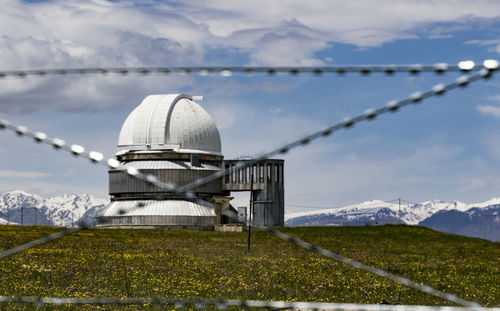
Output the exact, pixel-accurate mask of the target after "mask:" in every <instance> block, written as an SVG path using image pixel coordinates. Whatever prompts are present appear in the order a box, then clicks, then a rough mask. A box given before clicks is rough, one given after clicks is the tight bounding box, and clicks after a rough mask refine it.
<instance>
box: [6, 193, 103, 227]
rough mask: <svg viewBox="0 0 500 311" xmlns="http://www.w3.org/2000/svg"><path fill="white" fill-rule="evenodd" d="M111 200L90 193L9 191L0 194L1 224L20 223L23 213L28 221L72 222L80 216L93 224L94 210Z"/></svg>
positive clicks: (69, 224)
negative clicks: (68, 193)
mask: <svg viewBox="0 0 500 311" xmlns="http://www.w3.org/2000/svg"><path fill="white" fill-rule="evenodd" d="M108 202H109V200H105V199H99V198H94V197H93V196H91V195H89V194H74V195H67V194H64V195H60V196H55V197H50V198H42V197H41V196H38V195H35V194H31V193H27V192H24V191H19V190H16V191H9V192H5V193H2V194H0V224H7V222H8V223H10V224H20V223H21V213H22V214H23V217H22V218H23V224H25V225H34V224H38V225H51V226H52V225H56V226H61V225H63V226H71V225H72V224H76V223H77V222H78V221H79V220H83V221H86V222H88V223H90V224H92V223H93V219H94V216H95V214H96V213H97V212H98V211H99V210H100V209H101V208H103V207H104V206H105V205H106V204H107V203H108Z"/></svg>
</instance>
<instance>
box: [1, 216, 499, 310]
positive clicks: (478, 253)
mask: <svg viewBox="0 0 500 311" xmlns="http://www.w3.org/2000/svg"><path fill="white" fill-rule="evenodd" d="M58 230H60V228H51V227H21V226H0V250H5V249H8V248H11V247H14V246H17V245H20V244H22V243H24V242H28V241H31V240H34V239H36V238H39V237H42V236H44V235H47V234H50V233H54V232H57V231H58ZM282 230H283V231H284V232H287V233H290V234H293V235H296V236H298V237H300V238H302V239H304V240H306V241H310V242H313V243H317V244H319V245H321V246H323V247H325V248H327V249H330V250H333V251H336V252H339V253H341V254H342V255H344V256H347V257H350V258H353V259H356V260H359V261H362V262H364V263H367V264H370V265H373V266H376V267H379V268H382V269H385V270H387V271H389V272H392V273H395V274H399V275H403V276H406V277H408V278H410V279H412V280H414V281H417V282H422V283H426V284H428V285H430V286H432V287H434V288H436V289H438V290H441V291H444V292H449V293H453V294H455V295H457V296H459V297H461V298H464V299H468V300H473V301H476V302H478V303H480V304H481V305H483V306H489V307H492V306H500V243H494V242H489V241H486V240H481V239H474V238H466V237H461V236H456V235H450V234H444V233H440V232H436V231H432V230H429V229H425V228H420V227H412V226H403V225H387V226H372V227H370V226H366V227H302V228H283V229H282ZM0 260H1V263H0V277H1V283H0V295H2V296H49V297H54V296H58V297H119V298H124V297H158V298H162V297H181V298H185V297H205V298H234V299H257V300H287V301H316V302H338V303H375V304H376V303H381V302H382V301H384V300H385V301H387V302H390V303H402V304H418V305H450V303H449V302H447V301H443V300H441V299H439V298H437V297H434V296H431V295H429V294H425V293H421V292H418V291H416V290H413V289H410V288H407V287H405V286H402V285H399V284H397V283H395V282H392V281H388V280H385V279H383V278H381V277H377V276H374V275H372V274H369V273H367V272H364V271H361V270H358V269H354V268H350V267H348V266H346V265H344V264H340V263H338V262H335V261H333V260H331V259H328V258H325V257H322V256H320V255H316V254H313V253H311V252H310V251H307V250H304V249H301V248H298V247H296V246H293V245H290V244H288V243H286V242H283V241H281V240H278V239H276V238H274V237H271V236H269V235H268V234H266V233H263V232H253V231H252V245H251V250H250V251H248V250H247V233H220V232H207V231H202V232H198V231H188V230H167V229H154V230H125V229H113V230H110V229H107V230H106V229H101V230H98V229H87V230H82V231H79V232H77V233H74V234H71V235H68V236H65V237H63V238H61V239H59V240H55V241H52V242H49V243H46V244H44V245H41V246H39V247H36V248H33V249H29V250H26V251H23V252H20V253H17V254H15V255H12V256H10V257H7V258H3V259H0ZM33 307H35V306H33V305H31V306H30V305H15V306H14V305H8V306H2V308H8V309H13V308H14V309H19V310H30V309H32V308H33ZM149 307H150V306H147V305H146V306H140V307H138V306H127V307H122V308H120V309H123V310H136V309H138V308H139V309H143V308H149ZM172 307H173V306H166V308H172ZM54 308H56V307H55V306H50V305H46V306H43V307H40V308H39V309H40V310H50V309H54ZM57 309H63V310H73V309H75V310H87V309H88V310H95V309H101V310H110V309H116V308H114V307H112V306H101V307H99V306H79V307H73V306H58V307H57Z"/></svg>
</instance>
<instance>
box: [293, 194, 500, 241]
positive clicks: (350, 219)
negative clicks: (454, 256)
mask: <svg viewBox="0 0 500 311" xmlns="http://www.w3.org/2000/svg"><path fill="white" fill-rule="evenodd" d="M450 215H454V218H453V219H456V217H458V216H457V215H460V217H465V218H470V219H472V218H474V221H471V222H470V224H469V225H468V226H470V227H469V228H467V229H461V227H460V225H456V226H454V225H450V224H453V223H454V220H453V219H451V218H450V217H451V216H450ZM438 216H439V217H438ZM479 219H481V220H479ZM401 223H402V224H408V225H423V226H426V227H430V228H433V229H436V230H440V231H446V232H450V233H459V234H464V235H469V236H475V237H483V238H487V239H493V240H500V198H494V199H491V200H489V201H486V202H482V203H474V204H466V203H463V202H444V201H440V200H432V201H426V202H422V203H416V204H401V206H400V205H399V204H398V203H397V202H396V203H392V202H384V201H380V200H370V201H366V202H363V203H360V204H356V205H350V206H345V207H342V208H336V209H326V210H317V211H311V212H305V213H294V214H289V215H287V217H286V222H285V224H286V225H288V226H344V225H351V226H362V225H383V224H401ZM461 223H463V224H465V223H466V221H462V222H461ZM480 224H481V225H480ZM459 227H460V228H459ZM452 228H453V230H451V229H452ZM488 228H492V229H488ZM496 228H498V229H496ZM472 232H474V234H472Z"/></svg>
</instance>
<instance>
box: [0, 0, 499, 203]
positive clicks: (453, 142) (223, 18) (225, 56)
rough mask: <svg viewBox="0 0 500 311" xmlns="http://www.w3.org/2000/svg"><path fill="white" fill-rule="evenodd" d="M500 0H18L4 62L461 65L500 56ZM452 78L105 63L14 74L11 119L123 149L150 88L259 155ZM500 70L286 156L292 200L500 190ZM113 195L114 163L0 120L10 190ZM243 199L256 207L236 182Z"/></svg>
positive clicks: (226, 148) (243, 151) (7, 29)
mask: <svg viewBox="0 0 500 311" xmlns="http://www.w3.org/2000/svg"><path fill="white" fill-rule="evenodd" d="M499 26H500V2H498V1H471V0H463V1H462V0H456V1H401V0H393V1H389V0H373V1H368V0H365V1H302V0H290V1H285V0H277V1H262V0H255V1H239V2H236V1H230V0H214V1H207V2H206V3H200V2H199V1H140V2H139V1H138V2H135V1H113V2H109V1H102V0H94V1H89V0H78V1H76V0H75V1H71V0H70V1H59V0H53V1H14V0H5V1H3V2H2V6H0V71H7V70H28V69H53V68H56V69H57V68H86V67H127V66H128V67H138V66H329V65H367V64H376V65H382V64H397V65H405V64H431V65H432V64H435V63H441V62H445V63H449V64H453V65H455V64H457V63H458V62H459V61H462V60H473V61H475V62H476V63H479V64H480V63H482V61H483V60H485V59H499V58H500V57H499V56H500V55H499V53H500V27H499ZM460 75H461V73H457V72H449V73H444V74H441V75H437V74H434V73H421V74H419V75H410V74H408V73H397V74H394V75H392V76H387V75H384V74H378V73H372V74H370V75H367V76H363V75H361V74H359V73H349V74H346V75H343V76H339V75H337V74H334V73H330V74H323V75H320V76H317V75H313V74H307V73H302V74H298V75H294V76H292V75H288V74H278V75H272V76H270V75H268V74H257V73H256V74H252V75H250V76H249V75H245V74H237V73H235V74H233V75H231V76H229V77H224V76H221V75H220V74H215V73H214V74H210V75H208V76H201V75H199V74H196V73H193V74H169V75H163V74H150V75H140V74H129V75H118V74H107V75H64V76H44V77H26V78H20V77H10V78H2V79H0V118H2V119H6V120H9V121H10V122H11V123H14V124H20V125H24V126H26V127H28V128H29V129H32V130H34V131H41V132H45V133H47V134H48V135H49V136H51V137H59V138H62V139H64V140H65V141H67V142H68V143H71V144H79V145H82V146H84V147H85V148H86V149H87V150H96V151H100V152H102V153H104V154H105V155H106V156H107V157H111V156H113V155H114V153H115V152H116V144H117V141H118V134H119V130H120V127H121V124H122V123H123V122H124V120H125V119H126V117H127V115H128V114H129V113H130V112H131V111H132V110H133V109H134V107H136V106H137V105H138V104H140V102H141V101H142V99H143V98H145V97H146V96H147V95H150V94H163V93H187V94H191V95H203V96H204V100H203V101H200V102H199V104H201V105H202V106H203V107H204V108H205V109H206V110H207V111H208V112H209V113H210V114H211V115H212V117H213V118H214V120H215V122H216V124H217V125H218V127H219V131H220V134H221V139H222V151H223V154H224V155H225V157H226V158H228V159H231V158H236V157H240V156H247V155H250V156H251V155H256V154H259V153H261V152H265V151H267V150H269V149H273V148H274V147H276V146H278V145H280V144H283V143H286V142H289V141H291V140H293V139H295V138H297V137H300V136H301V135H304V134H307V133H311V132H314V131H316V130H319V129H321V128H323V127H326V126H328V125H331V124H335V123H337V122H339V121H341V120H342V119H344V118H346V117H352V116H355V115H358V114H360V113H362V112H363V111H365V110H366V109H369V108H376V107H381V106H384V105H385V104H386V103H387V102H388V101H390V100H393V99H404V98H406V97H407V96H408V95H409V94H411V93H413V92H416V91H426V90H428V89H430V88H432V86H434V85H435V84H437V83H441V82H443V83H448V82H452V81H454V80H455V79H456V78H457V77H459V76H460ZM499 121H500V80H499V78H498V77H496V76H493V78H492V79H489V80H485V81H478V82H476V83H474V84H473V85H471V86H470V87H467V88H464V89H460V90H455V91H452V92H449V94H446V95H444V96H441V97H436V98H431V99H428V100H426V101H424V102H422V103H421V104H418V105H412V106H410V107H407V108H405V109H402V110H401V111H400V112H398V113H394V114H389V115H385V116H380V117H379V118H376V119H375V120H373V121H370V122H365V123H362V124H359V125H356V126H354V127H353V128H351V129H349V130H343V131H339V132H337V133H335V134H334V135H332V136H331V137H328V138H322V139H319V140H317V141H315V142H314V143H311V144H310V145H308V146H307V147H299V148H296V149H293V150H291V151H290V153H288V154H286V155H284V156H282V158H284V159H285V187H286V188H285V189H286V190H285V202H286V203H285V204H286V213H294V212H301V211H310V210H313V209H320V208H330V207H338V206H344V205H350V204H355V203H359V202H363V201H366V200H370V199H381V200H392V199H396V198H403V199H405V200H409V201H413V202H422V201H426V200H431V199H440V200H444V201H455V200H458V201H462V202H466V203H474V202H482V201H486V200H489V199H491V198H493V197H499V196H500V193H499V191H500V190H499V189H500V174H499V173H500V144H499V143H498V137H499V134H500V127H499V126H498V124H499ZM15 189H20V190H24V191H27V192H32V193H36V194H39V195H42V196H54V195H59V194H62V193H70V194H72V193H89V194H91V195H94V196H97V197H101V198H106V197H108V194H107V193H108V176H107V171H106V169H105V168H103V167H101V166H95V165H92V164H91V163H90V162H88V161H87V160H84V159H80V158H76V157H73V156H71V155H70V154H67V153H64V152H61V151H56V150H54V149H53V148H51V147H50V146H47V145H39V144H35V143H33V141H32V140H30V139H27V138H23V137H17V136H16V135H15V134H13V133H10V132H5V131H3V132H0V192H5V191H10V190H15ZM232 203H233V205H235V206H241V205H245V204H248V196H245V195H241V194H240V195H238V196H237V197H236V198H235V199H234V201H233V202H232Z"/></svg>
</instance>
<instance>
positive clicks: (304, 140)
mask: <svg viewBox="0 0 500 311" xmlns="http://www.w3.org/2000/svg"><path fill="white" fill-rule="evenodd" d="M485 63H486V61H485ZM486 64H487V65H488V69H484V68H483V69H481V70H480V71H479V73H478V74H475V75H471V76H460V77H459V78H458V79H456V80H455V81H454V82H452V83H449V84H443V83H440V84H437V85H435V86H434V87H433V88H432V89H431V90H429V91H426V92H424V93H422V92H415V93H413V94H411V95H410V96H409V97H408V98H406V99H403V100H399V101H397V100H392V101H389V102H388V103H387V104H386V105H385V106H384V107H380V108H377V109H368V110H366V111H365V112H364V113H363V114H360V115H358V116H355V117H353V118H345V119H344V120H343V121H341V122H339V123H336V124H334V125H331V126H329V127H327V128H325V129H322V130H320V131H317V132H314V133H312V134H308V135H306V136H302V137H300V138H298V139H296V140H294V141H292V142H291V143H287V144H284V145H282V146H279V147H277V148H275V149H273V150H271V151H269V152H266V153H262V154H260V155H258V156H256V157H255V158H253V159H252V160H246V161H245V162H239V163H238V162H237V163H236V164H235V165H234V166H232V167H230V168H228V169H225V170H221V171H218V172H216V173H214V174H212V175H210V176H207V177H204V178H200V179H197V180H196V181H194V182H192V183H190V184H187V185H184V186H180V187H176V188H175V191H174V192H175V193H177V194H179V193H185V192H186V191H189V190H190V189H194V188H195V187H198V186H201V185H204V184H206V183H209V182H212V181H214V180H216V179H218V178H220V177H222V176H225V175H228V174H230V173H232V172H233V171H235V170H239V169H242V168H243V167H246V166H250V165H253V164H257V163H258V162H260V161H263V160H266V159H268V158H270V157H272V156H274V155H278V154H286V153H288V152H289V151H290V150H291V149H293V148H296V147H299V146H305V145H308V144H309V143H310V142H311V141H313V140H315V139H318V138H321V137H327V136H330V135H332V134H333V133H334V132H337V131H340V130H342V129H348V128H351V127H353V126H354V125H356V124H357V123H360V122H363V121H369V120H373V119H375V118H376V117H377V116H379V115H382V114H386V113H388V112H396V111H397V110H398V109H400V108H403V107H405V106H407V105H410V104H417V103H420V102H421V101H422V100H425V99H427V98H430V97H433V96H440V95H443V94H444V93H445V92H447V91H450V90H453V89H457V88H463V87H466V86H467V85H469V84H470V83H473V82H476V81H478V80H480V79H484V78H489V77H490V76H491V74H492V73H493V72H494V71H495V70H497V69H498V67H499V63H498V61H494V62H493V61H492V62H490V63H486Z"/></svg>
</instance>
